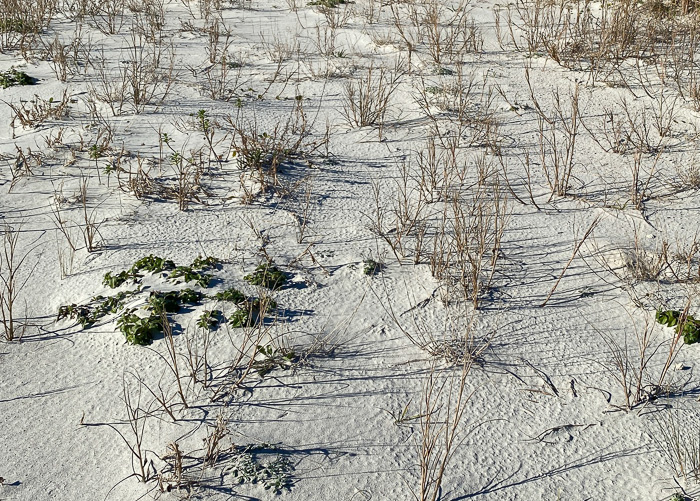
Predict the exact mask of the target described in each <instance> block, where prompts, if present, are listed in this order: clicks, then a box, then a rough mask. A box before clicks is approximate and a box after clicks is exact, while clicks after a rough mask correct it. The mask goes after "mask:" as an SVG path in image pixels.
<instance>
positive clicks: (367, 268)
mask: <svg viewBox="0 0 700 501" xmlns="http://www.w3.org/2000/svg"><path fill="white" fill-rule="evenodd" d="M362 264H363V265H364V266H363V268H362V273H364V274H365V275H369V276H372V275H376V274H377V273H379V272H380V271H381V270H382V265H381V263H378V262H377V261H375V260H374V259H371V258H367V259H365V260H364V261H363V262H362Z"/></svg>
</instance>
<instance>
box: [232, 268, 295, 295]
mask: <svg viewBox="0 0 700 501" xmlns="http://www.w3.org/2000/svg"><path fill="white" fill-rule="evenodd" d="M243 279H244V280H245V281H246V282H248V283H250V284H252V285H261V286H262V287H265V288H267V289H270V290H278V289H281V288H282V287H284V286H285V285H286V283H287V281H288V280H289V277H288V276H287V274H286V273H285V272H283V271H281V270H280V269H279V268H277V266H275V265H273V264H272V263H264V264H261V265H259V266H258V267H257V268H255V271H254V272H253V273H251V274H249V275H246V276H245V277H243Z"/></svg>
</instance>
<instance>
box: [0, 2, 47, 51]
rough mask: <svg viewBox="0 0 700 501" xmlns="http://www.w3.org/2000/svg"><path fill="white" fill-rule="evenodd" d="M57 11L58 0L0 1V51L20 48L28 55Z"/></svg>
mask: <svg viewBox="0 0 700 501" xmlns="http://www.w3.org/2000/svg"><path fill="white" fill-rule="evenodd" d="M56 11H57V2H56V0H34V1H33V2H23V1H21V0H1V1H0V52H7V51H12V50H20V51H21V52H22V54H23V55H24V56H28V55H29V53H30V52H31V51H32V50H33V49H34V47H35V45H36V42H37V41H38V38H39V35H40V34H41V33H42V31H44V30H46V29H48V27H49V25H50V23H51V21H52V19H53V17H54V16H55V14H56Z"/></svg>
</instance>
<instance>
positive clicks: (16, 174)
mask: <svg viewBox="0 0 700 501" xmlns="http://www.w3.org/2000/svg"><path fill="white" fill-rule="evenodd" d="M15 150H17V156H16V157H15V158H14V160H13V161H12V162H9V161H8V163H9V165H10V174H11V175H12V182H11V183H10V188H9V190H8V192H11V191H12V189H13V188H14V187H15V185H16V184H17V183H18V182H19V181H20V179H22V178H26V177H29V176H32V175H34V171H33V170H32V169H36V168H37V167H40V166H41V165H42V164H43V162H44V158H43V155H41V153H37V152H33V151H32V149H31V148H30V147H27V151H26V152H25V151H24V149H22V148H20V147H19V146H17V145H16V144H15Z"/></svg>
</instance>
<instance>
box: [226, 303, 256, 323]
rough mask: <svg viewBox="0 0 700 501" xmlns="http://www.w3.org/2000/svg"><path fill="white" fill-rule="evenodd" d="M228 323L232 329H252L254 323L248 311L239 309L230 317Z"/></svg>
mask: <svg viewBox="0 0 700 501" xmlns="http://www.w3.org/2000/svg"><path fill="white" fill-rule="evenodd" d="M228 323H229V325H230V326H231V327H235V328H239V327H250V326H251V325H252V324H253V322H251V321H250V315H249V313H248V310H244V309H242V308H241V309H238V310H236V311H235V312H233V314H231V315H229V317H228Z"/></svg>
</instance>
